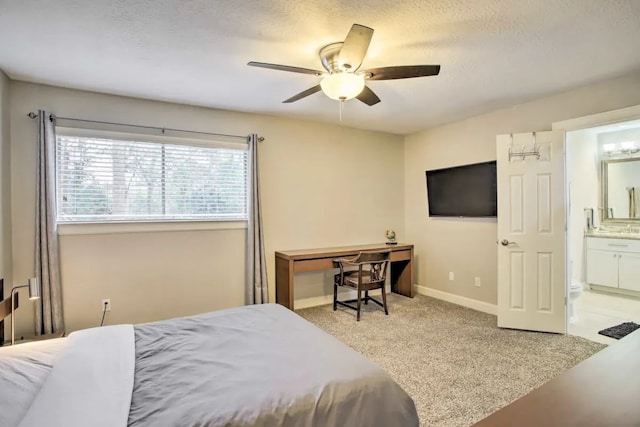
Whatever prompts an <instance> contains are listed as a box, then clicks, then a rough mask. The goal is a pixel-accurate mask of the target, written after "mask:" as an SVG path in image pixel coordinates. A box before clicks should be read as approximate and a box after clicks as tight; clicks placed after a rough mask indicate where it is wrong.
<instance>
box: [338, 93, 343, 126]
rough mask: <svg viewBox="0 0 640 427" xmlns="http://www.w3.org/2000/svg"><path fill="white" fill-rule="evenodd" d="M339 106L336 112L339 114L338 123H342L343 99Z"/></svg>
mask: <svg viewBox="0 0 640 427" xmlns="http://www.w3.org/2000/svg"><path fill="white" fill-rule="evenodd" d="M339 104H340V106H339V107H338V111H339V112H340V113H339V114H340V123H342V110H344V99H341V100H340V103H339Z"/></svg>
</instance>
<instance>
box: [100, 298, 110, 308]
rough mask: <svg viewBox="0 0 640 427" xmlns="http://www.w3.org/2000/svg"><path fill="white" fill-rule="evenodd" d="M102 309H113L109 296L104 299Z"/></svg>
mask: <svg viewBox="0 0 640 427" xmlns="http://www.w3.org/2000/svg"><path fill="white" fill-rule="evenodd" d="M105 305H106V307H105ZM100 308H101V310H104V311H111V300H110V299H109V298H105V299H103V300H102V307H100Z"/></svg>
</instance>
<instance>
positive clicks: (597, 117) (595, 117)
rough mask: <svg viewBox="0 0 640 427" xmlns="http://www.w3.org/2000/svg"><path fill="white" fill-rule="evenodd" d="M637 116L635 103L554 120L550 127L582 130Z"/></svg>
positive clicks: (638, 107)
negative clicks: (567, 118) (582, 115)
mask: <svg viewBox="0 0 640 427" xmlns="http://www.w3.org/2000/svg"><path fill="white" fill-rule="evenodd" d="M638 118H640V105H635V106H633V107H628V108H621V109H619V110H613V111H606V112H604V113H598V114H592V115H590V116H584V117H577V118H575V119H569V120H563V121H560V122H554V123H552V124H551V129H553V130H564V131H572V130H582V129H586V128H591V127H595V126H602V125H607V124H611V123H618V122H624V121H629V120H635V119H638Z"/></svg>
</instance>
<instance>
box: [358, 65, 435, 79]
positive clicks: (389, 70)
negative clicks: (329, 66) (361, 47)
mask: <svg viewBox="0 0 640 427" xmlns="http://www.w3.org/2000/svg"><path fill="white" fill-rule="evenodd" d="M438 73H440V66H439V65H400V66H397V67H380V68H370V69H368V70H362V71H360V72H359V74H370V77H369V80H395V79H410V78H412V77H426V76H437V75H438Z"/></svg>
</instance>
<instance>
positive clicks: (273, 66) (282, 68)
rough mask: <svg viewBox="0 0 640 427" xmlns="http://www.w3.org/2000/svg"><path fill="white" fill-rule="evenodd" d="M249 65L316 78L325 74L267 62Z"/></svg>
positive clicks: (250, 63) (250, 64)
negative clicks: (309, 75)
mask: <svg viewBox="0 0 640 427" xmlns="http://www.w3.org/2000/svg"><path fill="white" fill-rule="evenodd" d="M247 65H249V66H251V67H260V68H270V69H272V70H280V71H290V72H292V73H301V74H311V75H314V76H321V75H322V74H324V73H323V72H322V71H318V70H311V69H309V68H300V67H292V66H290V65H279V64H269V63H267V62H255V61H251V62H248V63H247Z"/></svg>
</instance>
